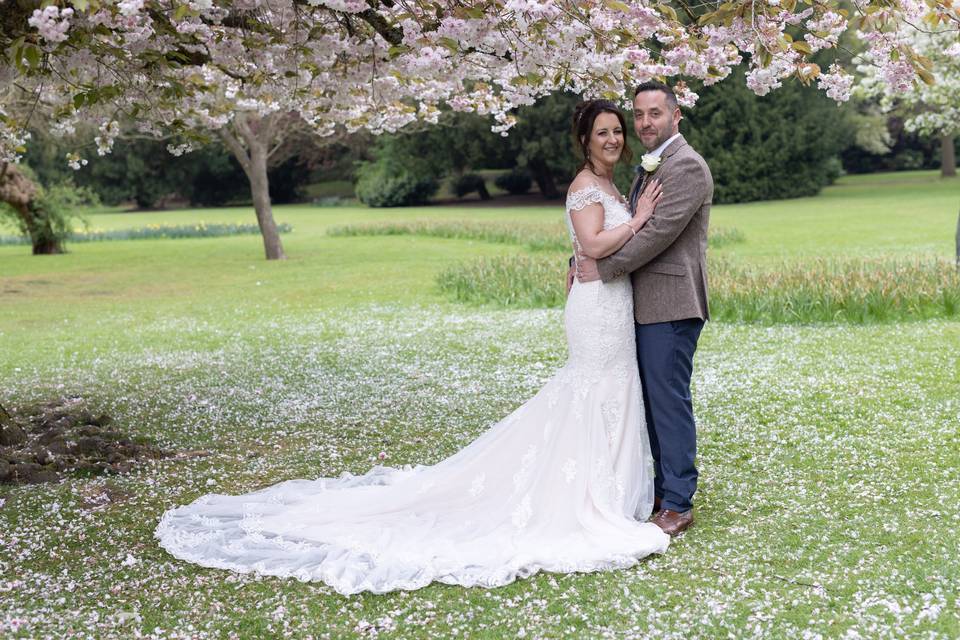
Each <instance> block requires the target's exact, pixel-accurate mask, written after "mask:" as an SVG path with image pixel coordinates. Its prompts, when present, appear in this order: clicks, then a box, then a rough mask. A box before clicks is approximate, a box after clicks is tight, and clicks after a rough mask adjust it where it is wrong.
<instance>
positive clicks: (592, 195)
mask: <svg viewBox="0 0 960 640" xmlns="http://www.w3.org/2000/svg"><path fill="white" fill-rule="evenodd" d="M600 202H603V191H601V190H600V187H598V186H596V185H593V184H592V185H590V186H588V187H585V188H583V189H578V190H577V191H571V192H569V193H568V194H567V211H571V212H573V211H581V210H582V209H584V208H586V207H587V206H588V205H591V204H597V203H600Z"/></svg>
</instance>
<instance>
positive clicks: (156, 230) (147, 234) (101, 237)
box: [0, 222, 293, 245]
mask: <svg viewBox="0 0 960 640" xmlns="http://www.w3.org/2000/svg"><path fill="white" fill-rule="evenodd" d="M277 231H279V232H280V233H290V232H291V231H293V227H291V226H290V225H289V224H287V223H285V222H283V223H280V224H278V225H277ZM259 233H260V227H259V226H257V225H255V224H219V223H218V224H206V223H205V222H198V223H196V224H183V225H169V224H151V225H147V226H145V227H133V228H131V229H114V230H112V231H100V230H92V231H74V232H73V233H71V234H70V235H69V236H68V237H67V239H68V240H69V241H70V242H102V241H105V240H156V239H158V238H161V239H179V238H219V237H223V236H242V235H255V234H259ZM29 243H30V240H29V239H28V238H27V237H25V236H0V245H4V244H29Z"/></svg>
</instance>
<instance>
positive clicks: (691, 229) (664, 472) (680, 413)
mask: <svg viewBox="0 0 960 640" xmlns="http://www.w3.org/2000/svg"><path fill="white" fill-rule="evenodd" d="M633 114H634V118H633V126H634V130H635V131H636V133H637V136H639V138H640V141H641V142H642V143H643V146H644V147H645V148H646V149H647V153H646V154H645V155H644V156H643V162H642V167H643V169H644V170H645V172H644V173H642V174H638V175H637V177H636V179H634V181H633V186H632V187H631V189H630V208H631V211H633V210H635V208H636V203H637V199H638V198H639V196H640V194H641V193H642V192H643V190H644V188H645V187H646V186H647V185H649V184H650V183H651V182H653V181H654V180H659V181H660V183H661V184H662V185H663V197H662V199H661V200H660V202H659V203H658V204H657V208H656V210H655V211H654V214H653V217H652V218H651V219H650V221H649V222H647V224H646V225H644V227H643V228H642V229H641V230H640V231H639V232H638V233H637V234H636V236H634V237H633V238H632V239H631V240H630V241H629V242H627V244H625V245H624V246H623V247H622V248H621V249H620V250H619V251H617V252H616V253H614V254H613V255H610V256H608V257H606V258H602V259H601V260H599V261H593V260H590V259H589V258H587V259H581V260H580V273H581V275H580V280H581V281H584V282H585V281H590V280H597V279H601V280H603V281H605V282H606V281H608V280H613V279H614V278H618V277H620V276H622V275H624V274H625V273H629V274H630V277H631V279H632V281H633V304H634V314H635V318H636V335H637V362H638V364H639V368H640V380H641V381H642V383H643V402H644V405H645V411H646V418H647V431H648V433H649V435H650V449H651V451H652V453H653V462H654V472H655V474H656V478H655V479H654V492H655V496H656V497H655V499H654V514H655V515H654V517H653V522H654V523H656V524H657V525H658V526H659V527H660V528H661V529H663V530H664V531H665V532H666V533H668V534H670V535H677V534H678V533H681V532H682V531H684V530H686V529H687V528H688V527H689V526H690V525H692V524H693V494H694V492H695V491H696V490H697V468H696V466H695V465H694V458H695V457H696V449H697V433H696V424H695V423H694V419H693V405H692V403H691V400H690V377H691V375H692V373H693V353H694V351H696V349H697V340H698V338H699V337H700V330H701V329H702V328H703V324H704V322H705V321H706V320H707V318H708V317H709V316H708V313H707V265H706V251H707V224H708V222H709V218H710V203H711V200H712V199H713V177H712V176H711V175H710V169H709V168H708V167H707V163H706V162H704V160H703V158H701V157H700V154H698V153H697V152H696V151H694V150H693V148H692V147H690V145H688V144H687V142H686V141H685V140H684V139H683V136H682V135H680V133H679V124H680V108H679V106H678V104H677V97H676V95H674V93H673V90H671V89H670V87H668V86H667V85H665V84H662V83H659V82H646V83H644V84H642V85H640V86H639V87H637V89H636V94H635V96H634V100H633Z"/></svg>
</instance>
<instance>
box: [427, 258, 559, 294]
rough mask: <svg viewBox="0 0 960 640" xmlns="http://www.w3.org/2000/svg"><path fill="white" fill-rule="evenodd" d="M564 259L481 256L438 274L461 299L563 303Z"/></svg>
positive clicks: (440, 281)
mask: <svg viewBox="0 0 960 640" xmlns="http://www.w3.org/2000/svg"><path fill="white" fill-rule="evenodd" d="M566 270H567V267H566V262H565V261H564V260H561V259H558V258H556V257H553V258H548V257H547V256H542V255H541V256H506V257H497V258H479V259H477V260H474V261H472V262H467V263H464V264H460V265H455V266H453V267H450V268H448V269H446V270H445V271H443V272H441V273H440V275H439V276H437V284H438V285H439V286H440V290H441V291H443V292H444V293H446V294H448V295H450V296H451V297H452V298H453V299H454V300H456V301H457V302H465V303H468V304H478V305H496V306H501V307H560V306H563V303H564V300H565V297H566V294H565V291H564V274H565V273H566Z"/></svg>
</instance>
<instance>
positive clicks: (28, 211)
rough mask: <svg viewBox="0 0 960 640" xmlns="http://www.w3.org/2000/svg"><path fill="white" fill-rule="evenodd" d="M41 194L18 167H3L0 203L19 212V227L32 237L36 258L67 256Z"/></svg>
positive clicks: (1, 170)
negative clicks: (60, 254)
mask: <svg viewBox="0 0 960 640" xmlns="http://www.w3.org/2000/svg"><path fill="white" fill-rule="evenodd" d="M40 195H41V191H40V187H39V186H38V185H36V184H34V183H33V181H32V180H30V178H28V177H27V176H26V175H24V173H23V172H22V171H20V170H19V169H18V168H17V167H16V165H14V164H11V163H9V162H6V163H2V164H0V202H5V203H7V204H8V205H10V208H11V209H13V211H14V213H16V215H17V218H18V220H17V226H18V227H20V230H21V231H22V232H23V233H25V234H26V235H27V236H28V237H29V238H30V244H31V246H32V248H33V255H35V256H37V255H54V254H58V253H64V248H63V239H62V238H60V237H59V236H58V235H57V232H56V231H54V228H53V223H52V221H51V220H50V216H49V214H48V212H47V211H46V210H45V209H44V206H43V201H42V200H41V198H40V197H39V196H40Z"/></svg>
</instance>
